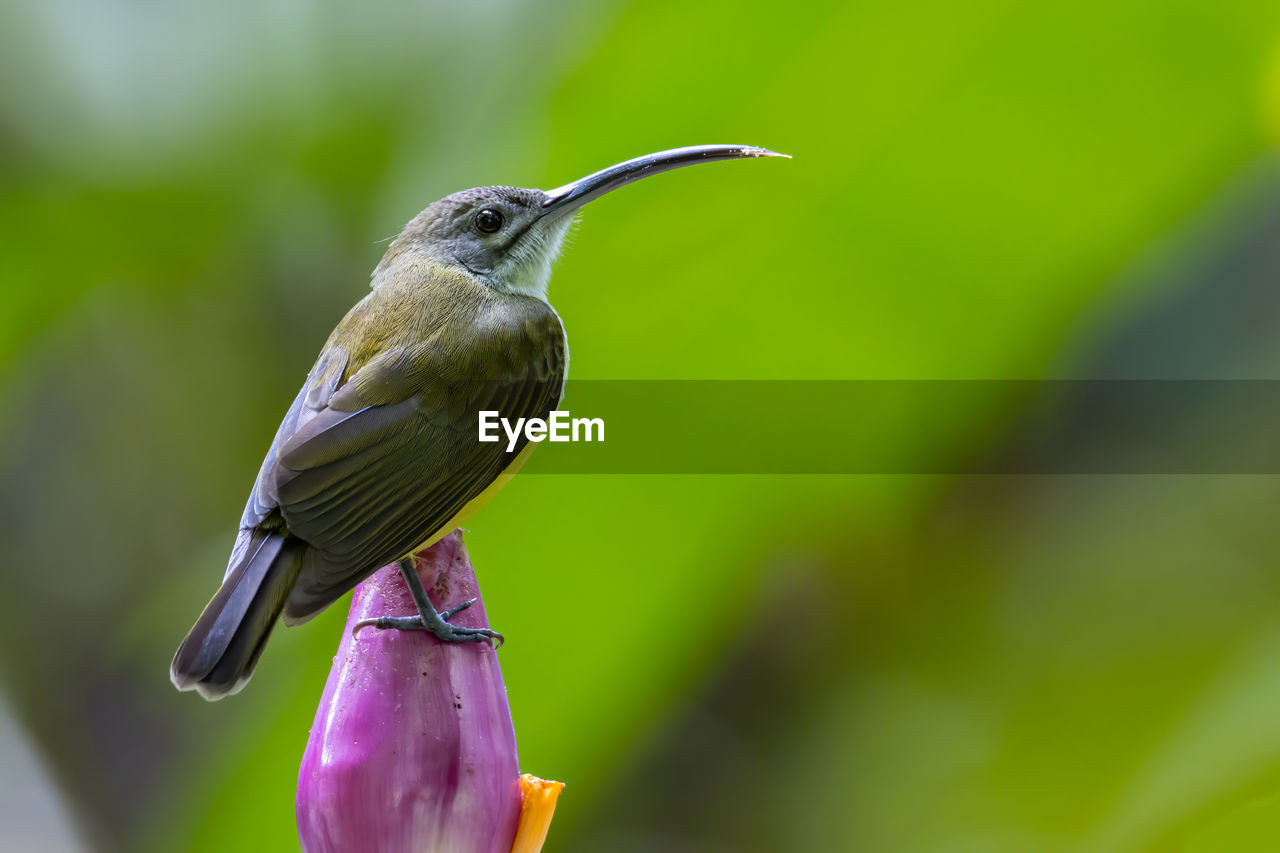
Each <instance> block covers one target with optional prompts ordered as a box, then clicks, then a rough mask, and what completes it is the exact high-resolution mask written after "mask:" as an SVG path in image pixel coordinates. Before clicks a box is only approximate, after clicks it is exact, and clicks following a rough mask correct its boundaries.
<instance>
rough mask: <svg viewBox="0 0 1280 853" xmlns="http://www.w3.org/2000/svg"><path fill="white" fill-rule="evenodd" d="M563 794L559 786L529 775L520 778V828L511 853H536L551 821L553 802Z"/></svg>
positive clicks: (540, 847)
mask: <svg viewBox="0 0 1280 853" xmlns="http://www.w3.org/2000/svg"><path fill="white" fill-rule="evenodd" d="M563 790H564V783H563V782H548V781H547V780H546V779H539V778H538V777H537V776H534V775H533V774H531V773H525V774H524V775H523V776H521V777H520V792H521V793H522V794H523V795H524V799H523V800H521V802H520V825H519V826H518V827H517V828H516V840H515V843H514V844H512V845H511V853H538V851H540V850H541V849H542V843H543V842H544V841H546V840H547V830H548V829H550V828H551V818H552V816H553V815H554V814H555V813H556V800H557V799H558V798H559V796H560V792H561V791H563Z"/></svg>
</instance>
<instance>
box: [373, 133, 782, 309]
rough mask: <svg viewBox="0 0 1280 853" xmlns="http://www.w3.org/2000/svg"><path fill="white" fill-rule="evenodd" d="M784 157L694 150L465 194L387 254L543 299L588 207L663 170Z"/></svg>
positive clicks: (744, 149) (446, 201)
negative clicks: (408, 254)
mask: <svg viewBox="0 0 1280 853" xmlns="http://www.w3.org/2000/svg"><path fill="white" fill-rule="evenodd" d="M782 156H786V155H782V154H776V153H775V152H773V151H769V150H768V149H765V148H752V147H749V146H744V145H694V146H690V147H688V148H674V149H671V150H670V151H661V152H659V153H657V154H648V155H646V156H644V157H637V158H635V159H634V160H627V161H626V162H624V163H619V164H617V165H616V166H610V167H609V168H607V169H603V170H601V171H599V172H595V173H594V174H591V175H588V176H586V177H585V178H581V179H579V180H576V181H574V182H572V183H569V184H565V185H564V186H562V187H557V188H556V189H553V190H534V189H522V188H520V187H477V188H475V189H469V190H463V191H461V192H456V193H454V194H453V195H450V196H445V197H444V198H442V199H440V200H439V201H437V202H436V203H435V204H432V205H431V206H429V207H428V208H427V209H426V210H424V211H422V212H421V213H419V214H418V215H417V216H415V217H414V218H413V219H412V220H411V221H410V222H409V224H408V225H406V226H405V229H404V231H403V232H401V234H400V236H399V237H397V238H396V240H395V242H394V243H393V244H392V252H397V251H398V250H400V249H402V248H408V247H413V248H414V249H415V250H417V251H418V252H421V253H423V254H425V255H427V256H429V257H431V258H432V259H433V260H435V261H437V262H439V263H443V264H446V265H450V266H461V267H463V268H465V269H466V270H467V271H468V272H470V273H471V274H472V275H474V276H476V277H477V278H479V279H480V280H481V281H483V282H484V283H485V284H487V285H488V286H490V287H493V288H495V289H498V290H503V291H507V292H512V293H523V294H526V295H529V296H536V297H538V298H539V299H545V298H546V294H547V282H548V280H549V279H550V278H551V262H552V261H553V260H555V257H556V255H557V254H559V252H560V246H561V244H562V243H563V242H564V236H565V233H566V232H567V231H568V230H569V224H570V223H571V222H572V221H573V217H574V215H575V214H576V213H577V212H578V210H580V209H581V208H582V206H583V205H584V204H586V203H587V202H589V201H592V200H593V199H597V198H599V197H600V196H602V195H604V194H605V193H608V192H610V191H612V190H615V189H617V188H618V187H621V186H623V185H625V184H629V183H631V182H632V181H635V180H639V179H640V178H643V177H646V176H648V175H655V174H657V173H658V172H665V171H667V170H668V169H677V168H680V167H681V166H689V165H692V164H694V163H707V162H711V161H713V160H732V159H738V158H742V157H782ZM392 252H389V253H388V255H391V254H392Z"/></svg>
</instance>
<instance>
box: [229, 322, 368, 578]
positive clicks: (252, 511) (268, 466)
mask: <svg viewBox="0 0 1280 853" xmlns="http://www.w3.org/2000/svg"><path fill="white" fill-rule="evenodd" d="M347 363H348V357H347V352H346V350H344V349H342V348H341V347H338V346H329V347H326V348H325V351H324V353H323V354H322V355H321V357H320V359H319V360H318V361H317V362H316V364H315V366H314V367H312V369H311V372H310V373H309V374H308V375H307V381H306V382H304V383H303V385H302V390H301V391H299V392H298V396H297V397H295V398H294V400H293V404H292V405H291V406H289V411H287V412H286V413H285V416H284V419H283V420H282V421H281V422H280V427H279V428H278V429H277V430H276V436H275V438H274V439H273V440H272V442H271V448H270V449H269V450H268V451H267V455H266V458H264V459H263V460H262V467H260V468H259V469H258V477H257V479H256V480H254V483H253V489H252V490H250V492H249V500H248V501H247V502H246V503H245V507H244V514H243V515H241V517H240V533H239V535H238V536H237V537H236V544H235V547H234V548H232V550H231V560H230V561H229V562H228V564H227V575H228V576H229V575H230V574H231V571H232V570H233V569H234V568H235V567H236V566H237V565H238V564H239V563H240V557H241V556H242V554H243V553H244V552H245V550H246V549H247V548H248V546H249V543H250V542H251V541H252V539H253V533H254V530H255V529H256V528H258V527H259V526H261V525H263V524H264V523H266V526H268V527H271V526H274V525H273V524H272V523H271V522H268V519H269V518H271V519H272V521H273V522H275V523H276V524H278V522H279V519H278V518H272V516H273V514H274V513H276V511H277V510H278V509H279V508H280V503H279V501H278V500H277V499H276V493H275V477H274V473H275V467H276V459H277V457H278V456H279V453H280V447H281V446H282V445H283V444H285V442H287V441H288V440H289V439H290V438H292V437H293V435H294V433H296V432H297V431H298V429H299V428H300V427H302V426H305V425H306V424H307V423H309V422H310V421H311V419H312V418H314V417H315V416H316V415H317V414H319V413H320V412H321V411H323V410H324V409H325V408H326V407H327V405H328V402H329V398H330V397H332V396H333V393H334V391H336V390H337V389H338V386H339V384H340V383H341V381H342V377H343V374H344V373H345V372H346V369H347ZM224 580H225V577H224Z"/></svg>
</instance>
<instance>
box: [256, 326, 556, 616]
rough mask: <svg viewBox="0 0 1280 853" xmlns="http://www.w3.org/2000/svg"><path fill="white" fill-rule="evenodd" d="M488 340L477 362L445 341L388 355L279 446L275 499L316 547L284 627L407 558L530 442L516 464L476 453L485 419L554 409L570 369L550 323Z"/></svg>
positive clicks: (509, 455) (487, 446)
mask: <svg viewBox="0 0 1280 853" xmlns="http://www.w3.org/2000/svg"><path fill="white" fill-rule="evenodd" d="M483 333H484V334H486V335H488V336H489V339H488V340H487V341H486V345H485V346H484V347H479V348H477V351H476V353H474V354H465V353H464V354H459V353H458V352H457V350H456V349H452V348H446V347H443V346H441V345H440V344H439V343H438V340H439V339H438V338H435V339H432V340H429V341H427V342H425V343H423V344H421V345H419V346H417V347H415V348H414V349H405V348H399V349H392V350H388V351H385V352H383V353H381V354H380V355H379V356H378V357H376V358H374V359H373V360H371V361H369V362H368V363H367V364H365V365H364V366H363V367H361V368H360V370H358V371H357V372H356V373H355V374H353V375H352V376H351V377H350V379H349V380H348V381H347V382H346V383H345V384H343V385H341V386H340V387H338V388H337V389H336V390H335V391H334V392H333V394H332V396H331V397H330V398H329V399H328V401H327V405H325V406H324V407H323V408H321V409H320V410H318V411H317V412H316V413H315V414H314V415H313V416H311V417H309V418H306V420H305V422H303V423H300V424H299V425H298V426H297V427H296V429H295V430H294V432H293V434H292V435H291V436H290V437H289V438H288V439H287V440H286V441H284V442H283V443H282V444H280V446H279V447H278V453H277V459H276V464H275V468H274V470H273V475H272V477H271V478H270V479H271V480H272V483H271V485H272V486H273V488H271V489H270V491H271V495H272V497H273V498H274V500H275V501H276V503H277V504H278V506H279V508H280V513H281V516H282V517H283V519H284V522H285V524H286V525H287V527H288V529H289V531H290V532H291V533H292V534H293V535H295V536H297V537H299V538H301V539H302V540H304V541H305V542H306V543H307V544H308V545H309V546H310V547H309V548H308V550H307V552H306V555H305V556H304V558H303V568H302V572H301V575H300V576H299V579H298V582H297V584H296V585H295V587H294V590H293V593H292V594H291V596H290V599H289V603H288V605H287V607H286V611H285V618H286V621H289V622H297V621H301V620H303V619H305V618H307V617H308V616H310V615H312V614H313V613H315V612H318V611H319V610H320V609H322V608H323V607H324V606H326V605H327V604H329V603H330V602H331V601H333V600H334V599H336V598H337V597H339V596H340V595H342V594H343V593H344V592H346V591H347V590H349V589H351V588H352V587H353V586H355V585H356V584H357V583H358V582H359V581H360V580H361V579H363V578H364V577H365V576H367V575H368V574H369V573H371V572H372V571H374V570H375V569H377V568H379V567H380V566H383V565H386V564H387V563H390V562H392V561H393V560H396V559H398V558H400V557H403V556H404V555H405V554H407V553H408V552H409V551H410V550H411V549H412V548H413V547H414V546H416V545H419V544H421V543H422V542H424V541H425V540H426V539H428V538H429V537H430V536H432V535H433V534H435V533H436V532H438V531H439V529H440V528H441V527H442V526H443V525H444V524H446V523H447V522H448V521H449V520H450V519H451V518H453V517H454V516H455V515H457V513H458V512H459V510H461V509H462V508H463V507H464V506H466V504H468V503H469V502H470V501H471V500H472V499H473V498H475V497H476V496H478V495H479V494H480V493H481V492H483V491H484V490H485V488H486V487H488V486H489V484H491V483H492V482H493V481H494V480H495V479H496V478H497V477H498V475H499V474H501V473H502V471H503V469H505V468H506V467H507V466H508V465H509V464H510V463H511V462H512V461H513V460H514V459H515V457H516V456H517V455H518V454H519V452H520V451H521V450H523V449H524V446H525V444H526V440H525V439H524V438H523V436H521V438H520V441H519V443H518V444H517V446H516V447H515V448H513V450H512V451H511V452H507V442H506V441H505V440H504V441H499V442H493V443H489V442H480V441H479V440H478V430H477V427H478V419H477V412H478V411H480V410H497V411H499V412H500V413H501V414H502V416H503V417H505V418H508V419H512V420H514V419H515V418H531V417H541V418H545V417H546V416H547V414H548V413H549V412H550V411H551V410H552V409H554V408H555V406H556V404H557V403H558V402H559V400H560V395H561V393H562V390H563V386H564V376H565V368H566V356H565V349H564V332H563V330H562V328H561V327H560V323H559V319H558V318H557V317H556V316H555V313H554V312H553V311H551V310H550V308H546V309H545V313H537V314H535V315H533V317H532V318H531V319H527V320H525V321H524V322H517V323H505V324H499V325H498V327H497V328H492V327H491V328H487V329H486V330H485V331H484V332H483ZM495 338H496V339H495ZM304 408H305V403H304ZM300 420H301V419H300Z"/></svg>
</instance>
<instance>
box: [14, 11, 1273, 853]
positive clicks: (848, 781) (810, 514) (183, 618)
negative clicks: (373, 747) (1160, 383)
mask: <svg viewBox="0 0 1280 853" xmlns="http://www.w3.org/2000/svg"><path fill="white" fill-rule="evenodd" d="M1278 134H1280V7H1278V6H1277V5H1276V4H1275V3H1274V2H1272V0H1263V2H1252V3H1251V2H1224V3H1219V4H1210V3H1192V2H1172V3H1171V2H1167V1H1166V2H1157V0H1112V2H1091V3H1086V4H1081V3H1078V2H1066V0H1048V2H1043V0H1041V2H1031V0H1022V2H1019V0H974V2H969V3H965V4H955V3H945V2H917V3H910V4H901V3H890V2H884V0H858V2H839V3H829V4H821V3H812V4H810V3H794V4H789V5H788V4H776V3H773V4H744V3H740V2H733V3H729V2H710V3H700V4H689V3H677V2H670V3H644V2H635V3H627V2H587V0H578V2H572V1H571V2H560V3H554V4H553V3H517V2H497V0H482V2H466V3H462V2H459V3H454V4H438V3H412V4H411V3H399V2H387V0H377V2H370V3H362V4H344V3H337V2H334V3H299V2H288V0H267V2H258V0H252V2H251V0H230V2H223V3H196V2H190V0H180V2H160V0H105V2H102V0H50V1H49V2H42V3H36V2H33V0H17V2H16V3H15V2H9V3H6V4H4V5H3V7H0V234H2V235H3V251H0V286H2V287H3V309H2V310H0V399H2V400H3V401H4V405H3V408H0V438H2V439H3V441H2V443H0V512H2V515H0V518H2V521H3V524H2V526H0V545H2V551H0V558H2V560H3V572H4V575H3V578H4V595H3V596H2V597H0V641H2V645H0V679H2V680H0V697H2V699H3V705H4V706H6V709H5V710H4V713H0V755H3V756H4V761H3V763H0V800H2V801H3V802H4V803H5V806H4V807H3V810H0V847H4V848H5V849H31V850H37V849H49V850H53V849H77V848H89V849H100V850H154V851H172V850H210V851H212V850H231V849H237V850H242V849H243V850H287V849H292V848H295V847H296V845H297V841H296V835H295V831H294V823H293V794H294V785H295V780H296V773H297V767H298V762H299V759H300V756H301V753H302V747H303V744H304V742H305V739H306V736H307V730H308V727H309V726H310V724H311V720H312V716H313V714H314V712H315V703H316V701H317V699H318V697H319V695H320V691H321V688H322V686H323V683H324V679H325V675H326V673H327V670H328V666H329V662H330V658H331V656H332V654H333V650H334V649H335V648H336V646H337V642H338V634H339V632H340V630H341V623H342V618H343V615H344V612H345V603H344V604H342V605H340V606H338V607H335V608H333V609H331V611H330V612H328V613H327V614H325V616H324V617H323V618H321V619H319V620H317V621H316V622H314V623H312V624H309V625H307V626H306V627H305V628H301V629H298V630H289V631H280V632H278V633H277V634H276V636H275V638H274V639H273V641H272V644H271V648H270V650H269V651H268V653H267V654H266V655H265V657H264V659H263V661H262V664H261V666H260V667H259V669H258V673H257V676H256V678H255V680H254V682H253V684H252V686H251V688H250V689H249V690H247V691H246V692H245V693H243V694H241V695H240V696H237V697H235V698H233V699H231V700H228V701H225V702H222V703H219V704H216V705H208V704H206V703H204V702H201V701H200V700H198V699H196V698H194V697H193V696H191V695H179V694H178V693H176V692H175V691H173V689H172V688H171V687H170V685H169V683H168V679H167V665H168V660H169V657H170V655H171V654H172V651H173V649H174V647H175V644H176V643H177V642H178V640H179V639H180V638H181V637H182V635H183V633H184V631H185V630H186V629H187V627H188V626H189V623H190V622H191V621H192V620H193V618H194V616H195V615H196V613H197V611H198V609H199V607H200V606H201V605H202V604H203V603H204V601H205V600H206V599H207V598H208V596H209V595H210V594H211V593H212V591H213V587H214V584H215V583H216V581H217V579H218V578H219V577H220V574H221V572H222V570H223V567H224V565H225V560H226V554H227V552H228V549H229V547H230V545H231V542H232V539H233V536H234V529H235V525H236V522H237V520H238V518H239V514H240V511H241V508H242V506H243V500H244V497H245V494H246V492H247V489H248V487H249V485H250V484H251V482H252V479H253V477H254V475H255V473H256V471H257V467H258V464H259V461H260V459H261V456H262V453H263V452H264V451H265V448H266V446H267V444H268V443H269V441H270V438H271V435H272V434H273V432H274V429H275V425H276V423H277V422H278V420H279V417H280V415H281V414H282V413H283V411H284V408H285V407H286V406H287V404H288V401H289V400H290V399H292V395H293V394H294V392H295V389H296V388H297V387H298V385H299V383H300V382H301V380H302V378H303V377H304V375H305V373H306V371H307V369H308V368H309V366H310V364H311V361H312V358H313V357H314V354H315V353H316V351H317V350H318V348H319V346H320V345H321V343H322V342H323V340H324V338H325V336H326V335H327V333H328V331H329V329H330V328H331V327H332V326H333V324H334V323H335V322H336V321H337V319H338V318H339V317H340V316H341V315H342V313H343V312H344V311H345V310H346V308H347V307H348V306H349V305H350V304H351V303H353V302H354V301H355V300H356V299H358V298H359V297H360V295H361V294H362V293H363V292H364V291H365V288H366V287H367V281H368V275H369V272H370V270H371V269H372V268H373V266H374V265H375V263H376V262H377V260H378V258H379V256H380V255H381V252H382V251H383V244H382V243H381V242H380V241H381V240H383V239H384V238H386V237H388V236H390V235H393V234H394V233H396V232H397V231H398V230H399V229H400V227H401V226H402V225H403V223H404V222H405V221H406V220H408V219H409V218H410V217H411V216H412V215H413V214H414V213H416V212H417V211H418V210H419V209H420V208H421V207H423V206H424V205H426V204H427V203H429V202H430V201H432V200H434V199H436V198H438V197H439V196H441V195H444V194H446V193H449V192H452V191H454V190H457V189H461V188H464V187H469V186H475V185H483V184H492V183H509V184H517V185H525V186H541V187H547V186H555V185H558V184H561V183H564V182H566V181H568V180H570V179H573V178H575V177H578V176H580V175H582V174H585V173H586V172H589V171H592V170H594V169H596V168H600V167H602V166H605V165H608V164H610V163H613V162H615V161H618V160H622V159H625V158H627V157H631V156H634V155H637V154H641V153H645V152H648V151H653V150H658V149H662V148H667V147H672V146H676V145H684V144H693V143H705V142H734V143H748V144H760V145H767V146H769V147H771V148H774V149H776V150H779V151H784V152H787V153H790V154H792V155H794V157H795V159H794V160H792V161H790V162H785V161H784V162H778V161H770V162H765V163H753V164H727V165H720V166H714V167H707V168H699V169H692V170H687V171H682V172H678V173H675V174H672V175H667V176H663V177H661V178H658V179H655V180H652V181H645V182H642V183H641V184H638V185H636V186H634V187H631V188H628V189H627V190H625V191H624V192H620V193H618V194H616V195H614V196H610V197H609V198H608V199H606V200H604V201H601V202H598V203H596V204H594V205H592V206H591V207H590V208H589V209H588V210H587V211H586V213H585V215H584V217H583V222H582V224H581V226H580V227H579V229H578V230H577V231H576V233H575V235H574V236H573V237H572V238H571V245H570V246H569V248H568V249H567V251H566V253H565V255H564V257H563V258H562V259H561V261H560V262H559V265H558V268H557V272H556V274H555V276H554V278H553V281H552V301H553V302H554V304H555V305H556V307H557V309H558V310H559V311H560V313H561V315H562V317H563V319H564V322H565V326H566V327H567V329H568V331H569V337H570V341H571V345H572V349H573V368H572V370H573V374H572V375H573V377H574V378H578V379H583V378H589V379H615V378H752V379H762V378H822V379H838V378H872V379H1039V378H1050V377H1091V378H1118V377H1130V378H1192V377H1194V378H1218V377H1231V378H1280V337H1278V336H1277V334H1276V331H1277V330H1278V329H1280V248H1277V246H1280V239H1277V235H1278V234H1280V159H1277V157H1276V155H1275V153H1274V150H1273V145H1272V143H1273V140H1274V139H1275V138H1276V137H1277V135H1278ZM567 402H569V403H570V404H572V401H571V400H570V401H567ZM1201 414H1202V415H1204V417H1202V418H1201V419H1200V421H1198V426H1197V429H1198V430H1199V432H1198V433H1197V436H1199V437H1200V440H1204V441H1212V440H1215V434H1216V433H1215V430H1216V429H1218V425H1216V424H1215V422H1214V419H1213V417H1212V414H1213V413H1212V412H1209V413H1201ZM1020 415H1021V413H1020V411H1019V408H1018V405H1017V403H1016V401H1014V400H1010V399H1006V398H1004V397H1002V396H1001V395H999V394H993V395H992V398H991V399H990V400H989V401H988V402H987V404H984V405H976V404H975V406H973V407H972V411H949V412H948V413H947V419H946V420H940V419H939V418H936V417H930V416H929V413H928V412H899V413H875V414H874V416H869V417H868V418H867V420H866V422H858V423H850V424H832V425H829V431H828V432H827V433H826V434H825V436H824V438H823V439H822V440H827V441H833V442H857V441H864V440H865V441H870V440H874V441H879V442H885V441H886V437H888V438H889V439H892V440H900V441H901V442H902V443H903V444H904V445H906V446H914V445H918V444H920V443H921V442H925V443H928V444H929V445H931V446H943V447H950V448H952V449H953V450H954V452H956V453H960V454H965V453H989V452H997V453H998V452H999V448H1000V447H1001V445H1002V444H1003V443H1004V442H1006V441H1008V440H1009V438H1010V436H1014V435H1016V434H1017V433H1018V429H1019V426H1018V425H1019V419H1020ZM1166 426H1167V425H1166ZM1223 428H1224V429H1225V427H1223ZM872 433H874V435H873V434H872ZM1153 440H1155V439H1153ZM1278 440H1280V439H1278ZM1278 515H1280V482H1277V480H1276V478H1274V477H1261V476H1257V477H1247V476H1246V477H1225V476H1219V477H1214V476H1200V477H1136V476H1129V477H1126V476H1112V477H1105V476H1094V477H1031V476H1025V477H1007V478H997V477H969V478H963V477H942V476H936V477H924V476H900V477H893V476H879V477H870V476H868V477H834V476H828V477H796V476H792V477H746V476H737V477H730V476H724V477H693V476H685V477H671V476H661V477H659V476H612V477H611V476H603V475H595V476H568V475H540V476H526V477H521V478H518V479H517V481H516V482H515V483H514V484H513V485H512V486H511V487H509V488H508V489H507V490H506V492H505V493H504V494H503V495H502V497H501V499H500V500H498V501H496V502H495V503H494V504H493V505H492V506H491V507H490V508H488V509H487V510H486V511H485V512H484V513H483V514H482V515H480V516H479V517H477V518H476V519H474V520H473V521H472V523H471V528H472V533H471V535H470V537H469V539H468V543H469V546H470V548H471V551H472V554H473V557H474V559H475V563H476V565H477V567H478V570H479V574H480V577H481V580H482V583H483V584H484V588H485V593H486V604H487V607H488V610H489V612H490V613H491V614H492V615H493V618H494V621H495V624H497V625H498V626H499V627H500V628H501V629H502V630H503V631H504V632H505V633H506V634H507V636H508V637H509V638H511V642H509V643H508V644H507V646H506V647H504V649H503V651H502V660H503V665H504V672H505V674H506V678H507V683H508V688H509V690H510V695H511V703H512V707H513V711H514V714H515V718H516V727H517V732H518V735H519V738H520V745H521V758H522V764H523V766H524V767H525V768H526V769H527V770H529V771H530V772H534V773H537V774H539V775H543V776H547V777H552V778H557V779H561V780H564V781H566V782H567V783H568V785H569V787H568V789H567V791H566V793H565V795H564V797H563V798H562V800H561V807H560V810H559V812H558V815H557V818H556V823H555V825H554V827H553V830H552V835H551V840H550V841H549V843H548V845H547V848H546V849H547V850H548V851H574V853H577V851H584V852H585V851H622V853H631V851H650V850H654V851H676V853H683V851H773V850H853V849H859V850H984V851H986V850H1009V851H1025V850H1134V849H1168V848H1173V849H1190V850H1237V849H1238V850H1250V849H1258V850H1269V849H1275V848H1276V845H1277V839H1280V618H1277V617H1280V572H1277V571H1276V569H1277V563H1278V562H1280V557H1278V556H1277V555H1278V554H1280V533H1277V525H1276V518H1277V516H1278ZM562 623H569V624H572V625H574V626H583V625H585V626H590V630H589V631H588V632H587V633H585V634H584V633H583V632H582V631H580V630H574V631H566V630H562V629H561V627H559V626H560V625H561V624H562Z"/></svg>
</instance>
